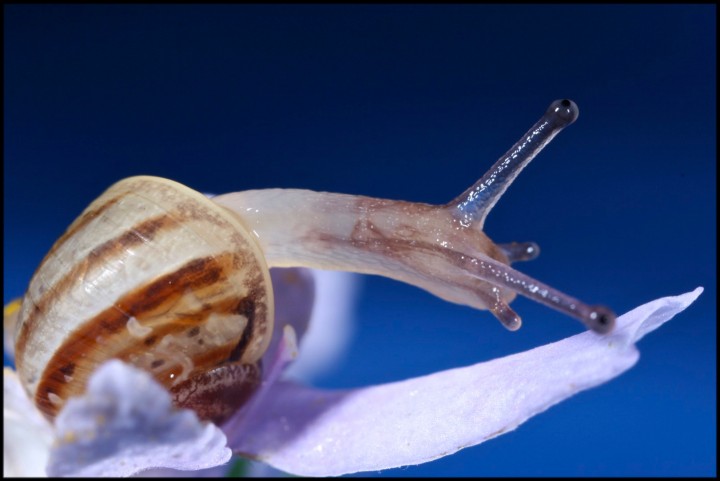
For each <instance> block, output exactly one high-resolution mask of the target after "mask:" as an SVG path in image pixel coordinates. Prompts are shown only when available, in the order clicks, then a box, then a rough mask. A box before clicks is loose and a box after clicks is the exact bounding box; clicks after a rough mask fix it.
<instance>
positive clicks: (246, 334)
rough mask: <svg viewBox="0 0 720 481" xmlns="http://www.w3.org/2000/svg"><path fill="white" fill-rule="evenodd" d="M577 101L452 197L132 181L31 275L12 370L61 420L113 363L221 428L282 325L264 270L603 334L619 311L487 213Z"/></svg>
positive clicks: (552, 111)
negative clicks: (352, 279) (420, 294)
mask: <svg viewBox="0 0 720 481" xmlns="http://www.w3.org/2000/svg"><path fill="white" fill-rule="evenodd" d="M576 118H577V106H575V104H574V103H572V102H571V101H568V100H561V101H556V102H554V103H553V104H552V105H551V106H550V108H549V109H548V110H547V112H546V113H545V115H544V116H543V117H542V118H541V119H540V121H538V122H537V123H536V124H535V125H534V126H533V127H532V128H531V129H530V131H528V133H527V134H525V135H524V136H523V137H522V138H521V139H520V141H518V143H517V144H516V145H515V146H513V148H511V150H510V151H508V153H507V154H505V155H504V156H503V157H501V158H500V159H499V160H498V161H497V162H496V163H495V165H494V166H493V167H492V168H491V169H490V171H488V173H486V174H485V176H483V177H482V178H481V179H480V180H478V182H476V183H475V184H474V185H473V186H471V187H470V188H469V189H468V190H466V191H465V192H464V193H463V194H461V195H460V196H458V197H457V198H456V199H454V200H452V201H451V202H449V203H448V204H444V205H430V204H423V203H410V202H403V201H394V200H386V199H374V198H369V197H362V196H351V195H344V194H331V193H325V192H312V191H307V190H296V189H267V190H253V191H246V192H236V193H231V194H226V195H222V196H217V197H214V198H213V199H212V200H211V199H208V198H206V197H205V196H203V195H202V194H200V193H198V192H195V191H193V190H192V189H190V188H188V187H185V186H183V185H181V184H178V183H176V182H174V181H170V180H167V179H161V178H157V177H131V178H128V179H124V180H121V181H120V182H118V183H116V184H115V185H113V186H111V187H110V188H109V189H108V190H107V191H106V192H105V193H103V194H102V195H101V196H100V197H99V198H98V199H96V200H95V201H94V202H93V203H92V204H90V206H89V207H88V208H87V209H86V210H85V211H84V212H83V213H82V214H81V215H80V217H79V218H78V219H77V220H76V221H75V222H73V224H71V225H70V227H69V228H68V229H67V231H66V232H65V234H63V236H62V237H61V238H60V239H59V240H58V241H57V242H56V243H55V244H54V245H53V247H52V248H51V250H50V252H49V253H48V254H47V255H46V257H45V259H44V260H43V261H42V263H41V264H40V266H39V267H38V269H37V271H36V272H35V275H34V276H33V278H32V280H31V282H30V285H29V287H28V290H27V292H26V294H25V296H24V298H23V302H22V307H21V310H20V313H19V316H18V323H17V327H16V333H15V339H16V341H15V352H16V364H17V368H18V372H19V374H20V378H21V380H22V381H23V383H24V385H25V388H26V390H27V391H28V393H29V394H30V395H31V397H32V398H33V399H34V401H35V403H36V405H37V406H38V408H39V409H40V410H41V411H42V412H43V413H44V414H45V415H46V416H48V417H49V418H52V417H54V416H55V415H56V414H57V412H58V411H59V409H61V408H62V406H63V404H64V402H65V401H66V400H67V399H69V398H70V397H72V396H75V395H78V394H80V393H82V392H83V390H84V386H85V382H86V380H87V378H88V377H89V375H90V374H91V373H92V372H93V370H94V369H95V367H97V366H98V365H99V364H100V363H102V362H103V361H105V360H107V359H111V358H119V359H121V360H124V361H126V362H129V363H131V364H133V365H135V366H138V367H141V368H143V369H145V370H147V371H148V372H150V373H151V374H152V375H153V376H154V377H155V378H156V379H157V380H158V381H160V382H161V383H162V384H163V385H164V386H165V387H166V388H167V389H168V390H169V391H170V393H171V394H172V395H173V397H174V400H175V402H176V404H177V405H178V406H183V407H191V408H193V409H195V410H196V411H197V412H198V414H199V415H200V416H201V417H202V418H205V419H210V420H213V421H215V422H217V423H220V422H222V421H223V420H224V419H227V417H228V416H229V415H230V414H232V413H233V412H234V411H235V410H237V409H238V407H239V406H241V405H242V404H243V403H244V402H245V401H246V400H247V399H248V398H249V397H250V396H251V395H252V393H253V392H254V390H255V389H256V388H257V386H258V385H259V383H260V380H261V369H262V368H261V365H260V359H261V357H262V355H263V353H264V352H265V350H266V348H267V346H268V343H269V341H270V336H271V334H272V329H273V311H274V305H273V302H274V301H273V292H272V285H271V281H270V275H269V267H290V266H301V267H313V268H320V269H336V270H348V271H353V272H362V273H368V274H377V275H383V276H386V277H390V278H393V279H397V280H400V281H403V282H407V283H410V284H413V285H416V286H418V287H421V288H423V289H425V290H427V291H430V292H432V293H433V294H435V295H437V296H439V297H441V298H443V299H446V300H449V301H451V302H456V303H461V304H466V305H470V306H472V307H475V308H478V309H488V310H489V311H490V312H492V313H493V314H494V315H495V317H497V318H498V319H499V320H500V321H501V323H502V324H503V325H504V326H505V327H507V328H508V329H511V330H515V329H517V328H519V327H520V317H519V316H518V315H517V314H516V313H515V312H514V311H512V309H511V308H510V307H509V305H508V304H509V303H510V302H511V301H512V299H513V298H514V297H515V295H516V294H518V293H519V294H522V295H525V296H527V297H529V298H532V299H534V300H536V301H538V302H542V303H544V304H546V305H549V306H550V307H553V308H555V309H557V310H559V311H561V312H564V313H566V314H568V315H570V316H572V317H575V318H576V319H578V320H580V321H581V322H583V323H584V324H585V325H586V326H587V327H588V328H591V329H593V330H595V331H597V332H608V331H609V330H611V329H612V326H613V322H614V315H613V314H612V312H611V311H610V310H609V309H607V308H605V307H603V306H589V305H586V304H584V303H582V302H581V301H579V300H577V299H574V298H572V297H570V296H568V295H566V294H563V293H561V292H559V291H557V290H555V289H553V288H551V287H549V286H546V285H545V284H542V283H541V282H539V281H536V280H534V279H532V278H530V277H528V276H526V275H524V274H522V273H520V272H518V271H516V270H514V269H513V268H511V267H510V263H512V262H516V261H522V260H529V259H532V258H535V257H536V256H537V253H538V252H539V251H538V247H537V245H535V244H534V243H510V244H495V243H494V242H493V241H492V240H490V239H489V238H488V237H487V236H486V235H485V234H484V232H483V231H482V226H483V223H484V220H485V217H486V216H487V213H488V212H489V211H490V209H491V208H492V207H493V206H494V205H495V202H497V200H498V198H499V197H500V196H501V195H502V194H503V193H504V191H505V190H506V189H507V187H508V186H509V184H510V183H511V182H512V181H513V180H514V178H515V177H516V176H517V175H518V173H519V172H520V171H521V170H522V169H523V168H524V167H525V166H526V165H527V164H528V163H529V162H530V160H532V158H534V157H535V155H537V153H538V152H539V151H540V150H541V149H542V148H543V147H544V146H545V145H546V144H547V143H548V142H549V141H550V140H551V139H552V138H553V137H554V136H555V135H556V134H557V133H558V132H559V131H560V130H562V128H564V127H565V126H567V125H569V124H570V123H572V122H573V121H574V120H575V119H576Z"/></svg>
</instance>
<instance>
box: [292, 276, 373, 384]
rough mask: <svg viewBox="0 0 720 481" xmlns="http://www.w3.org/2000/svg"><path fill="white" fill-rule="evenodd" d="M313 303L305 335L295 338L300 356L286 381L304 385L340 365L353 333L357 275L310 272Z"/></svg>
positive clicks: (293, 364) (358, 277)
mask: <svg viewBox="0 0 720 481" xmlns="http://www.w3.org/2000/svg"><path fill="white" fill-rule="evenodd" d="M311 272H312V273H313V275H314V277H315V304H314V306H313V309H312V318H311V320H310V325H309V327H308V330H307V333H305V335H304V336H300V335H298V339H299V340H300V355H299V356H298V358H297V360H295V362H293V363H292V364H291V365H290V366H289V367H288V369H287V370H286V371H285V374H284V377H285V378H288V377H289V378H292V379H296V380H299V381H303V382H309V381H311V380H313V379H317V378H318V377H319V376H322V375H323V374H327V373H328V372H329V371H331V370H333V369H334V368H335V367H336V366H338V364H339V360H340V358H341V357H342V356H343V355H344V354H345V352H346V351H347V350H346V348H347V346H348V344H349V342H350V339H351V337H352V335H353V331H354V325H355V323H354V321H355V319H354V315H353V314H354V312H355V303H356V300H357V294H358V284H359V279H360V276H359V275H357V274H353V273H349V272H342V271H323V270H317V269H313V270H312V271H311Z"/></svg>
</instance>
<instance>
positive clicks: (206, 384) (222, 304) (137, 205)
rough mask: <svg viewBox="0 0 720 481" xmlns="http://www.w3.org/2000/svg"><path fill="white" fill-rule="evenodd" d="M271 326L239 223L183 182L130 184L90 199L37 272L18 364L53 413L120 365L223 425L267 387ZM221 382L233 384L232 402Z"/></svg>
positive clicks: (267, 296)
mask: <svg viewBox="0 0 720 481" xmlns="http://www.w3.org/2000/svg"><path fill="white" fill-rule="evenodd" d="M272 328H273V293H272V286H271V282H270V275H269V270H268V267H267V265H266V262H265V260H264V257H263V254H262V252H261V250H260V247H259V246H258V244H257V242H256V240H255V239H254V238H253V236H252V235H250V234H249V231H248V230H247V228H246V227H245V226H244V225H243V223H242V221H241V220H240V219H238V218H237V217H236V216H235V215H234V214H232V213H231V212H229V211H228V210H226V209H225V208H223V207H221V206H219V205H217V204H215V203H213V202H211V201H210V200H209V199H207V198H206V197H205V196H203V195H202V194H200V193H198V192H196V191H194V190H192V189H189V188H187V187H185V186H183V185H181V184H178V183H176V182H173V181H170V180H167V179H161V178H155V177H131V178H127V179H124V180H122V181H120V182H118V183H116V184H114V185H113V186H111V187H110V188H109V189H108V190H107V191H106V192H105V193H103V194H102V195H101V196H100V197H99V198H98V199H96V200H95V201H94V202H93V203H92V204H90V206H89V207H88V208H87V209H86V210H85V211H84V212H83V213H82V214H81V215H80V217H79V218H78V219H77V220H75V222H74V223H73V224H72V225H70V227H69V228H68V229H67V231H66V232H65V234H64V235H63V236H62V237H61V238H60V239H59V240H58V241H57V242H56V243H55V244H54V245H53V247H52V249H51V250H50V252H49V253H48V254H47V255H46V257H45V259H44V260H43V261H42V263H41V264H40V266H39V267H38V269H37V271H36V272H35V275H34V277H33V279H32V281H31V283H30V285H29V287H28V291H27V293H26V295H25V297H24V300H23V304H22V309H21V312H20V317H19V325H18V332H17V342H16V364H17V369H18V372H19V374H20V377H21V379H22V380H23V382H24V385H25V388H26V389H27V391H28V393H29V394H30V396H31V398H33V399H34V401H35V404H36V405H37V406H38V408H39V409H40V410H41V411H42V412H43V413H44V414H45V415H46V416H48V417H49V418H52V417H54V416H55V415H56V414H57V413H58V411H59V409H60V408H61V407H62V405H63V404H64V402H65V401H66V400H67V399H68V398H69V397H71V396H75V395H78V394H81V393H82V392H83V391H84V387H85V384H86V381H87V379H88V377H89V375H90V374H91V373H92V372H93V370H94V369H95V368H96V367H97V366H98V365H99V364H100V363H102V362H103V361H105V360H107V359H110V358H118V359H121V360H123V361H126V362H129V363H131V364H133V365H135V366H137V367H140V368H142V369H145V370H146V371H148V372H150V373H151V374H152V375H153V376H154V377H155V378H156V379H157V380H158V381H159V382H161V383H162V384H163V385H164V386H166V387H167V388H168V389H169V390H170V391H171V393H172V394H173V395H174V397H175V401H176V403H177V404H180V405H182V406H189V407H193V408H195V409H196V411H198V414H199V415H200V416H201V417H203V418H207V419H213V420H216V421H218V420H220V419H222V418H224V417H225V416H226V415H227V414H228V413H229V412H232V411H233V409H234V407H236V405H238V404H241V403H242V402H244V400H245V399H246V398H247V397H249V396H250V395H251V394H252V392H253V391H254V388H255V387H256V386H257V385H258V384H259V382H260V365H259V360H260V358H261V356H262V354H263V353H264V351H265V350H266V348H267V346H268V343H269V341H270V337H271V334H272ZM238 381H240V382H238ZM223 385H231V386H234V387H232V388H231V390H232V392H229V393H226V394H227V396H226V398H227V399H225V401H223V399H222V398H221V399H218V392H220V391H222V388H223ZM210 401H212V402H210Z"/></svg>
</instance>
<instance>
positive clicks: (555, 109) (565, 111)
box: [545, 99, 580, 126]
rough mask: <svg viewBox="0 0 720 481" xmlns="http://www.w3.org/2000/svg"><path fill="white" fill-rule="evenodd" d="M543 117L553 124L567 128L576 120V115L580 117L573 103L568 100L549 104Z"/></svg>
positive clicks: (578, 110)
mask: <svg viewBox="0 0 720 481" xmlns="http://www.w3.org/2000/svg"><path fill="white" fill-rule="evenodd" d="M545 115H546V117H549V118H550V119H551V120H552V121H553V122H556V123H558V124H560V125H563V126H568V125H570V124H571V123H573V122H575V121H576V120H577V118H578V115H580V109H579V108H578V106H577V105H576V104H575V102H573V101H572V100H570V99H562V100H556V101H555V102H553V103H551V104H550V107H548V109H547V111H546V112H545Z"/></svg>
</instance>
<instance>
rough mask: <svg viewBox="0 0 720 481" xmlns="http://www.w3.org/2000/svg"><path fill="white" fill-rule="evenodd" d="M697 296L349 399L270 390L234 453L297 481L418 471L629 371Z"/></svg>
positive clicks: (286, 388)
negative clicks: (610, 328) (649, 338)
mask: <svg viewBox="0 0 720 481" xmlns="http://www.w3.org/2000/svg"><path fill="white" fill-rule="evenodd" d="M701 292H702V288H698V289H696V290H695V291H693V292H690V293H687V294H683V295H680V296H676V297H666V298H662V299H658V300H655V301H652V302H650V303H648V304H645V305H643V306H640V307H638V308H637V309H635V310H633V311H631V312H629V313H627V314H625V315H623V316H621V317H620V318H618V320H617V329H616V331H614V332H613V334H611V335H607V336H602V335H598V334H595V333H593V332H584V333H582V334H578V335H576V336H573V337H570V338H567V339H564V340H562V341H559V342H556V343H553V344H548V345H545V346H542V347H538V348H536V349H532V350H530V351H526V352H523V353H519V354H515V355H512V356H508V357H504V358H500V359H495V360H492V361H489V362H484V363H480V364H476V365H474V366H470V367H466V368H459V369H452V370H448V371H443V372H438V373H435V374H432V375H429V376H424V377H419V378H415V379H410V380H407V381H402V382H396V383H390V384H385V385H381V386H374V387H368V388H362V389H355V390H347V391H335V392H332V391H323V390H317V389H312V388H308V387H303V386H299V385H296V384H292V383H289V382H280V383H277V384H275V385H274V386H273V387H272V388H271V389H270V393H269V394H268V395H267V396H266V397H265V399H264V403H263V409H262V410H258V412H256V413H255V414H254V415H253V416H252V417H251V418H249V420H248V421H249V422H248V423H247V424H246V426H245V428H246V429H245V432H244V436H242V437H238V438H234V439H233V440H232V441H233V442H232V443H231V446H232V447H233V450H234V451H235V452H238V453H240V454H244V455H247V456H250V457H253V458H255V459H258V460H260V461H263V462H266V463H268V464H270V465H272V466H274V467H276V468H278V469H281V470H283V471H286V472H290V473H294V474H299V475H310V476H313V475H316V476H327V475H341V474H346V473H353V472H358V471H371V470H372V471H374V470H379V469H387V468H393V467H398V466H405V465H412V464H419V463H423V462H426V461H431V460H433V459H436V458H439V457H442V456H446V455H449V454H452V453H454V452H456V451H458V450H460V449H463V448H466V447H469V446H474V445H476V444H480V443H482V442H484V441H486V440H488V439H492V438H494V437H496V436H499V435H501V434H503V433H506V432H508V431H511V430H513V429H515V428H516V427H517V426H518V425H519V424H521V423H523V422H524V421H526V420H527V419H528V418H530V417H532V416H534V415H535V414H538V413H540V412H542V411H545V410H546V409H547V408H549V407H550V406H552V405H554V404H557V403H558V402H560V401H562V400H564V399H566V398H568V397H570V396H572V395H573V394H575V393H577V392H580V391H582V390H585V389H588V388H591V387H593V386H597V385H599V384H601V383H603V382H606V381H608V380H610V379H612V378H614V377H616V376H618V375H620V374H621V373H622V372H624V371H626V370H627V369H629V368H630V367H632V366H633V365H634V364H635V362H637V359H638V357H639V353H638V351H637V350H636V349H635V346H634V343H635V342H636V341H638V340H639V339H640V338H641V337H642V336H643V335H645V334H646V333H648V332H650V331H652V330H653V329H655V328H657V327H659V326H660V325H661V324H662V323H664V322H666V321H668V320H669V319H670V318H672V317H673V316H674V315H675V314H677V313H679V312H681V311H682V310H684V309H685V308H686V307H687V306H689V305H690V304H691V303H692V302H693V301H694V300H695V299H696V298H697V297H698V296H699V295H700V293H701Z"/></svg>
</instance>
